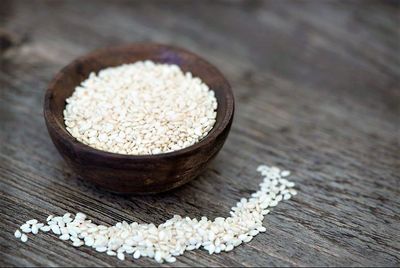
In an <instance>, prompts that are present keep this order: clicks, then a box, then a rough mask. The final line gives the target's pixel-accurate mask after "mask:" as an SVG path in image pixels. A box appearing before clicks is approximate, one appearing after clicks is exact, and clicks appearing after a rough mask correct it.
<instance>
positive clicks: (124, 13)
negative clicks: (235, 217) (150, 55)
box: [0, 0, 400, 266]
mask: <svg viewBox="0 0 400 268" xmlns="http://www.w3.org/2000/svg"><path fill="white" fill-rule="evenodd" d="M399 3H400V2H399V1H196V2H191V1H163V2H161V1H160V2H155V1H129V2H128V1H115V2H114V1H113V2H111V1H65V2H64V1H5V0H1V1H0V20H1V22H0V23H1V24H0V27H1V28H0V93H1V95H0V120H1V121H0V122H1V132H0V209H1V221H0V242H1V247H0V266H6V265H7V266H8V265H10V266H60V265H63V266H65V265H66V266H93V265H95V266H111V265H112V266H114V265H118V266H121V265H130V266H132V265H146V266H148V265H157V264H156V263H155V262H154V261H152V260H149V259H147V258H141V259H140V260H137V261H136V260H135V261H133V260H132V259H131V258H129V259H127V260H125V261H123V262H121V261H119V260H118V259H116V258H113V257H109V256H107V255H105V254H100V253H97V252H95V251H93V250H92V249H89V248H84V247H83V248H80V249H76V248H74V247H72V246H70V245H69V244H67V243H65V242H62V241H60V240H57V239H56V238H55V237H54V236H51V235H48V234H40V235H38V236H35V237H33V238H32V239H30V240H29V241H28V242H27V243H26V244H23V243H21V242H19V241H18V240H16V239H15V238H14V236H13V232H14V230H15V229H16V228H17V227H18V226H19V225H20V224H21V223H23V222H24V221H25V220H28V219H31V218H37V219H44V217H45V216H46V215H48V214H50V213H65V212H67V211H71V212H76V211H82V212H84V213H87V214H88V215H89V216H90V217H91V218H92V219H93V220H94V221H95V222H96V223H102V224H114V223H115V222H117V221H122V220H127V221H139V222H155V223H161V222H162V221H164V220H166V219H168V218H169V217H171V216H172V215H173V214H180V215H187V216H191V217H199V216H202V215H207V216H208V217H211V218H213V217H216V216H227V215H228V211H229V208H230V207H231V206H232V205H233V204H234V203H235V201H236V200H238V199H239V198H240V197H242V196H247V195H248V194H249V193H251V192H252V191H254V190H255V189H257V187H258V183H259V181H260V179H261V178H260V177H259V175H258V173H257V172H256V170H255V169H256V167H257V165H259V164H262V163H268V164H271V165H278V166H280V167H285V168H287V169H289V170H291V171H292V173H293V176H292V180H293V181H295V182H296V183H297V189H298V190H299V194H298V195H297V196H296V197H295V198H294V199H292V200H290V201H288V202H283V203H281V204H280V205H279V206H278V207H277V208H276V209H274V210H273V212H272V213H271V214H270V215H268V216H267V217H266V219H265V226H266V227H267V232H266V233H264V234H260V235H258V236H257V237H256V238H255V239H254V240H253V241H252V242H251V243H248V244H245V245H242V246H240V247H238V248H236V249H235V250H234V251H233V252H230V253H223V254H217V255H212V256H209V255H208V254H207V253H206V252H205V251H200V250H198V251H193V252H190V253H186V254H185V255H184V256H181V257H179V258H178V261H177V262H176V263H174V265H178V266H184V265H197V266H199V265H207V266H242V265H243V266H309V265H313V266H316V265H317V266H326V265H329V266H342V265H354V266H360V265H364V266H376V265H379V266H399V265H400V216H399V215H400V197H399V196H400V177H399V173H400V146H399V141H400V108H399V106H400V88H399V84H400V45H399V44H400V33H399V31H400V4H399ZM136 41H156V42H161V43H170V44H175V45H178V46H181V47H184V48H187V49H189V50H192V51H194V52H196V53H198V54H200V55H202V56H203V57H205V58H206V59H208V60H209V61H210V62H212V63H214V64H215V65H216V66H218V67H219V68H220V69H221V71H222V72H223V73H224V74H225V75H226V77H227V78H228V80H229V81H230V82H231V84H232V86H233V89H234V93H235V97H236V102H237V109H236V115H235V120H234V123H233V127H232V131H231V133H230V136H229V137H228V140H227V143H226V144H225V146H224V148H223V149H222V151H221V153H220V154H219V155H218V157H217V158H216V159H215V161H214V162H213V164H212V165H211V166H210V167H209V168H208V170H207V172H205V173H204V175H202V176H201V177H199V178H198V179H196V180H194V181H193V182H191V183H189V184H187V185H185V186H183V187H181V188H179V189H177V190H175V191H172V192H168V193H164V194H161V195H155V196H132V197H121V196H117V195H112V194H109V193H107V192H103V191H101V190H99V189H96V188H95V187H93V186H91V185H90V184H87V183H85V182H83V181H81V180H79V179H77V178H76V177H75V176H74V174H72V173H71V171H70V170H69V168H68V167H67V166H66V165H65V163H64V162H63V160H62V159H61V157H60V156H59V155H58V153H57V151H56V149H55V147H54V146H53V144H52V143H51V141H50V138H49V136H48V134H47V131H46V128H45V124H44V120H43V115H42V104H43V97H44V92H45V88H46V86H47V83H48V82H49V80H50V79H51V78H52V76H53V75H54V74H55V73H56V72H57V71H58V70H59V69H60V68H61V67H63V66H64V65H66V64H67V63H69V62H70V61H71V60H72V59H74V58H75V57H77V56H79V55H82V54H85V53H86V52H88V51H91V50H93V49H95V48H99V47H104V46H108V45H115V44H122V43H129V42H136Z"/></svg>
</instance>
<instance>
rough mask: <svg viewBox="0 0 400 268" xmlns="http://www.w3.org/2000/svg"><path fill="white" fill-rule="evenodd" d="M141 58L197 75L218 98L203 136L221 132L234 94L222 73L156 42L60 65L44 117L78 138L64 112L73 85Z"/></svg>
mask: <svg viewBox="0 0 400 268" xmlns="http://www.w3.org/2000/svg"><path fill="white" fill-rule="evenodd" d="M143 60H152V61H154V62H158V63H169V64H176V65H178V66H179V67H180V68H181V69H182V70H183V71H184V72H188V71H189V72H191V73H192V74H193V76H196V77H199V78H200V79H201V80H202V81H203V82H204V83H206V84H207V85H208V86H209V88H210V89H212V90H214V92H215V96H216V98H217V102H218V108H217V118H216V123H215V125H214V127H213V128H212V130H211V131H210V132H209V133H208V135H207V136H206V137H205V138H203V140H205V139H207V137H209V136H210V135H213V134H214V135H215V134H217V132H221V131H222V130H223V129H224V128H225V127H226V125H227V124H228V122H229V120H230V118H231V117H232V115H233V95H232V92H231V89H230V86H229V83H228V82H227V81H226V79H225V78H224V76H223V75H222V74H221V73H220V72H219V71H218V69H216V68H215V67H214V66H213V65H211V64H210V63H208V62H207V61H205V60H203V59H201V58H200V57H199V56H197V55H195V54H193V53H191V52H188V51H186V50H183V49H180V48H176V47H172V46H166V45H158V44H136V45H129V46H123V47H114V48H106V49H100V50H97V51H95V52H93V53H90V54H88V55H86V56H83V57H80V58H78V59H76V60H75V61H73V62H72V63H71V64H69V65H68V66H66V67H65V68H64V69H62V70H61V71H60V73H59V74H58V75H57V76H56V77H55V78H54V80H53V81H52V82H51V83H50V86H49V89H48V92H47V94H46V103H45V105H47V108H48V110H49V111H50V115H46V117H47V119H51V120H52V121H53V123H55V124H56V126H57V128H60V129H62V130H63V132H64V134H63V135H65V136H68V139H73V140H74V141H75V142H77V141H76V140H75V138H73V137H72V135H70V134H69V133H68V132H67V130H66V128H65V124H64V116H63V110H64V108H65V100H66V99H67V98H68V97H70V96H71V95H72V93H73V91H74V90H75V87H76V86H78V85H79V84H80V83H81V82H82V81H84V80H85V79H86V78H87V77H88V76H89V74H90V73H91V72H96V73H97V72H98V71H100V70H102V69H104V68H107V67H113V66H118V65H121V64H126V63H133V62H136V61H143ZM49 117H51V118H49ZM199 143H201V141H200V142H199ZM195 145H196V144H195ZM195 145H192V146H190V147H193V146H195ZM190 147H187V148H190ZM90 148H91V147H90ZM187 148H184V149H182V150H185V149H187ZM92 149H94V148H92ZM94 150H96V149H94ZM180 151H181V150H180ZM167 154H168V153H167Z"/></svg>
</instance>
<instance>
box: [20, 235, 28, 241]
mask: <svg viewBox="0 0 400 268" xmlns="http://www.w3.org/2000/svg"><path fill="white" fill-rule="evenodd" d="M21 241H22V242H23V243H25V242H26V241H28V236H27V235H26V234H22V235H21Z"/></svg>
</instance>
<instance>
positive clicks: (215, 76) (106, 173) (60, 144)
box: [44, 43, 234, 193]
mask: <svg viewBox="0 0 400 268" xmlns="http://www.w3.org/2000/svg"><path fill="white" fill-rule="evenodd" d="M141 60H152V61H154V62H160V63H171V64H177V65H178V66H180V68H181V69H182V70H184V71H190V72H191V73H192V74H193V75H194V76H197V77H200V78H201V79H202V80H203V82H204V83H206V84H207V85H208V86H209V87H210V88H211V89H212V90H214V91H215V95H216V98H217V101H218V109H217V119H216V123H215V125H214V127H213V128H212V130H211V131H210V132H209V134H208V135H207V136H206V137H205V138H204V139H202V140H201V141H200V142H198V143H196V144H194V145H192V146H190V147H187V148H184V149H182V150H178V151H174V152H170V153H163V154H157V155H122V154H115V153H109V152H105V151H100V150H97V149H94V148H92V147H89V146H87V145H85V144H83V143H81V142H79V141H77V140H76V139H75V138H74V137H72V136H71V134H69V132H68V131H67V130H66V128H65V124H64V117H63V110H64V107H65V99H66V98H68V97H69V96H71V95H72V92H73V91H74V89H75V87H76V86H78V85H79V84H80V83H81V82H82V81H83V80H85V79H86V78H87V77H88V76H89V74H90V73H91V72H98V71H99V70H101V69H104V68H106V67H111V66H118V65H121V64H124V63H132V62H135V61H141ZM233 113H234V98H233V94H232V91H231V87H230V85H229V83H228V81H227V80H226V79H225V77H224V76H223V75H222V74H221V72H220V71H218V69H217V68H215V67H214V66H213V65H211V64H210V63H208V62H207V61H205V60H204V59H202V58H200V57H199V56H197V55H195V54H193V53H191V52H189V51H186V50H184V49H180V48H177V47H173V46H169V45H160V44H153V43H149V44H132V45H127V46H121V47H112V48H105V49H100V50H97V51H95V52H93V53H90V54H88V55H86V56H83V57H80V58H78V59H76V60H74V61H73V62H72V63H70V64H69V65H67V66H66V67H65V68H63V69H62V70H61V71H60V72H59V73H58V74H57V75H56V76H55V78H54V79H53V80H52V81H51V83H50V85H49V87H48V89H47V92H46V96H45V101H44V118H45V121H46V125H47V129H48V131H49V134H50V137H51V139H52V140H53V143H54V145H55V146H56V148H57V149H58V151H59V152H60V154H61V155H62V157H63V158H64V159H65V161H66V162H67V163H68V165H69V166H70V167H71V169H72V170H73V171H74V172H75V173H76V174H77V175H78V176H80V177H81V178H83V179H85V180H88V181H91V182H92V183H94V184H96V185H98V186H100V187H101V188H104V189H107V190H109V191H112V192H116V193H158V192H163V191H167V190H170V189H173V188H176V187H178V186H180V185H182V184H184V183H186V182H188V181H190V180H192V179H193V178H195V177H196V176H198V175H199V174H200V173H201V172H202V171H204V169H205V168H206V166H207V164H208V163H209V162H210V161H211V160H212V159H213V158H214V157H215V156H216V155H217V153H218V152H219V150H220V149H221V148H222V146H223V144H224V142H225V139H226V137H227V136H228V133H229V130H230V127H231V124H232V119H233Z"/></svg>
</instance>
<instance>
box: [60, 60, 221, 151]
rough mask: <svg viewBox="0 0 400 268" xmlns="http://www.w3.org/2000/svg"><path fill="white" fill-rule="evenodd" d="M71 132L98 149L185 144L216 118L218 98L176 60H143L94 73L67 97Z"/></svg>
mask: <svg viewBox="0 0 400 268" xmlns="http://www.w3.org/2000/svg"><path fill="white" fill-rule="evenodd" d="M66 102H67V105H66V106H65V110H64V120H65V125H66V128H67V130H68V132H69V133H70V134H71V135H72V136H73V137H75V138H76V139H77V140H79V141H80V142H82V143H84V144H86V145H89V146H91V147H94V148H96V149H99V150H103V151H108V152H113V153H119V154H133V155H148V154H159V153H166V152H171V151H176V150H180V149H183V148H185V147H188V146H191V145H193V144H195V143H196V142H198V141H200V140H201V139H202V138H204V137H205V136H206V135H207V134H208V133H209V131H210V130H211V129H212V127H213V126H214V124H215V121H216V115H217V113H216V109H217V100H216V98H215V95H214V91H213V90H210V89H209V88H208V86H207V85H206V84H204V83H203V82H202V81H201V80H200V78H198V77H193V76H192V74H191V73H190V72H187V73H184V72H182V70H181V69H180V68H179V67H178V66H177V65H171V64H158V63H154V62H152V61H139V62H135V63H132V64H124V65H120V66H117V67H110V68H106V69H103V70H101V71H99V72H98V74H97V75H96V74H95V73H91V74H90V75H89V77H88V79H86V80H85V81H83V82H82V83H81V85H80V86H78V87H76V88H75V91H74V93H73V94H72V96H71V97H69V98H68V99H67V100H66Z"/></svg>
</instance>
